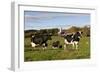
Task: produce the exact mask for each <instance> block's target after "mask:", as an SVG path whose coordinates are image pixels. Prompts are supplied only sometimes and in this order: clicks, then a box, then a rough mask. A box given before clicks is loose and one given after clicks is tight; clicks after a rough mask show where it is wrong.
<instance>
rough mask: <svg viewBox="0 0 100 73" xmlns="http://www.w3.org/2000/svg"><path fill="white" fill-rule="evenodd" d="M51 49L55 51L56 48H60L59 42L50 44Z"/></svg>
mask: <svg viewBox="0 0 100 73" xmlns="http://www.w3.org/2000/svg"><path fill="white" fill-rule="evenodd" d="M52 48H53V49H56V48H62V45H60V42H59V41H55V42H53V43H52Z"/></svg>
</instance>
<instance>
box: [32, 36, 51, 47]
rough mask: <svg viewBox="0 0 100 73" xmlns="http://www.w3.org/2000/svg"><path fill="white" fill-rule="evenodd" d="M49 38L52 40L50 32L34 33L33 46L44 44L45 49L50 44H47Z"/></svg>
mask: <svg viewBox="0 0 100 73" xmlns="http://www.w3.org/2000/svg"><path fill="white" fill-rule="evenodd" d="M48 40H51V35H49V34H37V35H32V38H31V46H32V47H36V46H43V49H44V48H46V47H47V46H48V44H47V41H48Z"/></svg>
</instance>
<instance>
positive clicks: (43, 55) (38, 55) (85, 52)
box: [24, 36, 90, 62]
mask: <svg viewBox="0 0 100 73" xmlns="http://www.w3.org/2000/svg"><path fill="white" fill-rule="evenodd" d="M57 40H58V41H60V44H61V45H62V46H63V45H64V38H63V37H60V36H52V40H49V41H48V47H47V48H46V49H45V50H43V49H42V47H35V48H32V47H31V44H30V43H31V38H29V37H27V38H25V39H24V61H25V62H28V61H46V60H69V59H89V58H90V37H82V38H81V40H80V42H79V47H78V49H77V50H76V49H72V45H68V46H67V48H66V50H64V47H62V48H57V49H53V48H52V43H53V42H54V41H57Z"/></svg>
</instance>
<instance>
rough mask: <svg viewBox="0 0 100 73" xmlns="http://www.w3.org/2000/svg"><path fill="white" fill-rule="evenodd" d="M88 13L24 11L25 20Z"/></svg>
mask: <svg viewBox="0 0 100 73" xmlns="http://www.w3.org/2000/svg"><path fill="white" fill-rule="evenodd" d="M87 15H89V14H82V13H58V12H33V13H32V12H29V11H28V13H27V11H26V13H25V19H26V20H44V19H45V20H47V19H52V18H56V17H71V16H87Z"/></svg>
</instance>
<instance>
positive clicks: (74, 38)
mask: <svg viewBox="0 0 100 73" xmlns="http://www.w3.org/2000/svg"><path fill="white" fill-rule="evenodd" d="M81 34H82V32H80V31H79V32H76V33H74V34H68V35H66V36H65V37H64V49H66V45H68V44H71V45H72V46H73V49H74V48H75V49H78V43H79V41H80V37H81Z"/></svg>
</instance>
